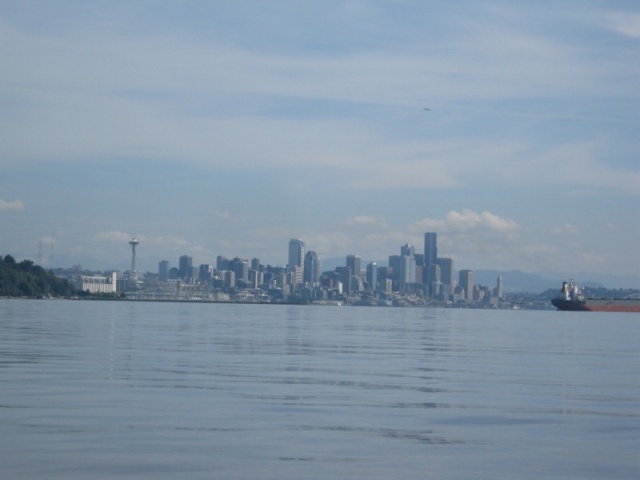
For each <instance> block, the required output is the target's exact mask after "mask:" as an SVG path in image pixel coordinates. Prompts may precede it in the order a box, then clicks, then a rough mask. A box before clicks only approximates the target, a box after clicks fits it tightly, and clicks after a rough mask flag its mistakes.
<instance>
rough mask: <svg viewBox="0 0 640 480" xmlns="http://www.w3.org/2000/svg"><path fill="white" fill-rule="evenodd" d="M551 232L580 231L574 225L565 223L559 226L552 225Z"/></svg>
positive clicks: (573, 232) (557, 233) (577, 232)
mask: <svg viewBox="0 0 640 480" xmlns="http://www.w3.org/2000/svg"><path fill="white" fill-rule="evenodd" d="M551 233H553V234H554V235H578V234H579V233H580V229H579V228H578V227H576V226H575V225H571V224H570V223H566V224H564V225H561V226H559V227H554V228H553V229H552V230H551Z"/></svg>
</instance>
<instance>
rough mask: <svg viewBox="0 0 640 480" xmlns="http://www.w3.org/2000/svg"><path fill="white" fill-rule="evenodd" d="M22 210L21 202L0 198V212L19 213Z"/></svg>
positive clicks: (22, 203)
mask: <svg viewBox="0 0 640 480" xmlns="http://www.w3.org/2000/svg"><path fill="white" fill-rule="evenodd" d="M23 210H24V202H23V201H22V200H14V201H7V200H3V199H2V198H0V212H21V211H23Z"/></svg>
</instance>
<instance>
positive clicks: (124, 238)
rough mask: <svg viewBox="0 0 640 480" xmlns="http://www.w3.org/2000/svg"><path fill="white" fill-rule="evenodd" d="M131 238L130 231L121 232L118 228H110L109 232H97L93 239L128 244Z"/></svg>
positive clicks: (101, 241)
mask: <svg viewBox="0 0 640 480" xmlns="http://www.w3.org/2000/svg"><path fill="white" fill-rule="evenodd" d="M131 238H132V237H131V235H129V234H128V233H124V232H119V231H117V230H110V231H108V232H100V233H96V234H95V235H94V236H93V241H94V242H100V243H122V244H126V243H129V240H131Z"/></svg>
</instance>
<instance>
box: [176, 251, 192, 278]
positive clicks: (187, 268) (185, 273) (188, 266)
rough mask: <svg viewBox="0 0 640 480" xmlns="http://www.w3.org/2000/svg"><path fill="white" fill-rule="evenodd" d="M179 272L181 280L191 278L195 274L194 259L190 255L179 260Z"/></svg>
mask: <svg viewBox="0 0 640 480" xmlns="http://www.w3.org/2000/svg"><path fill="white" fill-rule="evenodd" d="M178 270H179V271H180V278H191V275H192V273H193V258H191V257H190V256H189V255H183V256H181V257H180V259H179V263H178Z"/></svg>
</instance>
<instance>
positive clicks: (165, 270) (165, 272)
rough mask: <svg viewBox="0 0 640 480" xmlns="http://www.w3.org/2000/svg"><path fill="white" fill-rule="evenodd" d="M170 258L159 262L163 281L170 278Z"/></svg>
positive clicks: (159, 272)
mask: <svg viewBox="0 0 640 480" xmlns="http://www.w3.org/2000/svg"><path fill="white" fill-rule="evenodd" d="M169 268H170V267H169V260H161V261H160V263H158V277H159V278H160V280H162V281H166V280H168V279H169Z"/></svg>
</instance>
